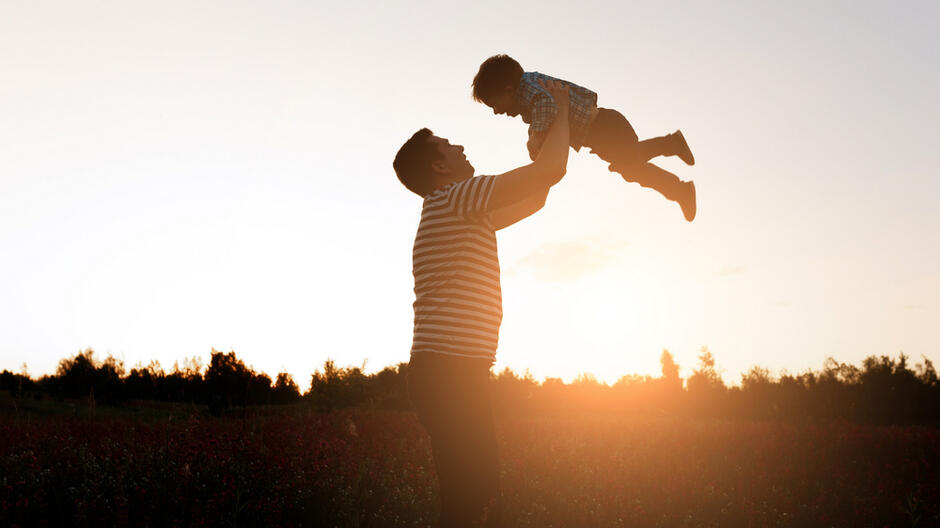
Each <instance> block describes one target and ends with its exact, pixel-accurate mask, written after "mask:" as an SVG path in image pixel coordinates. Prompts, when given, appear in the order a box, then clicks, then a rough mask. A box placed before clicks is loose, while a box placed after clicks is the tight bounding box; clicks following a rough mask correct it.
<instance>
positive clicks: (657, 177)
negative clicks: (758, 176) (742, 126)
mask: <svg viewBox="0 0 940 528" xmlns="http://www.w3.org/2000/svg"><path fill="white" fill-rule="evenodd" d="M549 79H551V80H561V79H556V78H554V77H549V76H548V75H544V74H541V73H539V72H526V71H524V70H523V69H522V66H521V65H520V64H519V63H518V62H516V60H515V59H513V58H512V57H510V56H508V55H494V56H492V57H490V58H488V59H486V61H484V62H483V64H481V65H480V70H479V71H478V72H477V74H476V77H474V78H473V98H474V99H475V100H476V101H478V102H481V103H483V104H485V105H486V106H489V107H490V108H492V109H493V113H494V114H505V115H508V116H517V115H518V116H521V117H522V120H523V121H524V122H525V123H528V124H529V141H528V143H527V144H526V146H527V147H528V149H529V157H530V158H532V159H533V160H534V159H535V157H536V155H538V152H539V150H540V149H541V147H542V143H543V142H544V140H545V135H546V133H547V131H548V129H549V126H551V124H552V122H553V121H554V120H555V115H556V114H557V113H558V107H557V105H556V104H555V101H554V99H553V98H552V96H551V95H550V94H549V93H548V92H547V91H546V90H545V89H544V88H543V87H542V86H541V85H540V82H539V81H540V80H541V81H546V80H549ZM562 82H564V83H566V84H568V85H569V86H570V101H571V102H570V106H569V112H568V122H569V126H570V138H571V147H572V148H574V149H575V150H580V148H581V147H582V146H586V147H588V148H590V149H591V152H593V153H594V154H597V156H598V157H600V158H601V159H603V160H604V161H606V162H608V163H609V164H610V170H612V171H617V172H619V173H620V174H621V175H622V176H623V179H624V180H626V181H629V182H636V183H639V184H640V185H642V186H643V187H650V188H652V189H655V190H657V191H659V192H660V193H661V194H662V195H663V196H665V197H666V198H668V199H670V200H673V201H675V202H678V203H679V206H680V207H681V208H682V214H683V215H684V216H685V219H686V220H688V221H690V222H691V221H692V220H693V219H694V218H695V211H696V203H695V184H694V183H693V182H691V181H688V182H684V181H682V180H680V179H679V178H678V177H677V176H676V175H675V174H672V173H671V172H668V171H666V170H663V169H661V168H659V167H657V166H656V165H653V164H652V163H648V162H649V160H650V159H652V158H655V157H656V156H678V157H679V158H680V159H682V161H684V162H686V163H687V164H689V165H693V164H694V163H695V158H694V157H693V156H692V151H691V150H690V149H689V145H688V144H687V143H686V142H685V137H684V136H683V135H682V132H681V131H678V130H677V131H676V132H675V133H673V134H668V135H666V136H660V137H655V138H651V139H646V140H643V141H639V140H638V138H637V135H636V132H634V131H633V127H632V126H631V125H630V122H629V121H627V119H626V118H625V117H624V116H623V115H622V114H621V113H620V112H618V111H616V110H611V109H608V108H598V107H597V94H596V93H594V92H592V91H590V90H588V89H587V88H583V87H581V86H578V85H576V84H573V83H569V82H568V81H562Z"/></svg>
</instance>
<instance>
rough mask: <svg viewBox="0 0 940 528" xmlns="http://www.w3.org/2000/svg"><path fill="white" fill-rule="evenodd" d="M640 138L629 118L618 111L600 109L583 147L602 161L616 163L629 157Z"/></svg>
mask: <svg viewBox="0 0 940 528" xmlns="http://www.w3.org/2000/svg"><path fill="white" fill-rule="evenodd" d="M638 141H639V138H638V137H637V135H636V132H635V131H634V130H633V126H632V125H630V122H629V121H627V118H626V117H624V116H623V114H621V113H620V112H618V111H616V110H611V109H610V108H598V109H597V117H595V118H594V121H593V122H592V123H591V128H589V129H588V131H587V135H586V136H585V138H584V144H583V146H585V147H588V148H589V149H591V152H593V153H594V154H597V155H598V157H600V158H601V159H602V160H604V161H606V162H608V163H614V162H618V161H620V160H621V158H622V156H628V155H629V152H628V151H629V150H630V149H631V147H633V146H634V145H636V143H637V142H638Z"/></svg>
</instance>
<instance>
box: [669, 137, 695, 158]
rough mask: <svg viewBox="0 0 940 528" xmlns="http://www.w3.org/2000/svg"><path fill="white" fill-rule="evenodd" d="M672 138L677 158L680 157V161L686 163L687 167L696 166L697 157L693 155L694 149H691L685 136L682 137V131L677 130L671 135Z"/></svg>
mask: <svg viewBox="0 0 940 528" xmlns="http://www.w3.org/2000/svg"><path fill="white" fill-rule="evenodd" d="M670 136H671V137H672V140H673V141H674V142H675V149H676V150H675V153H676V156H679V159H681V160H682V161H684V162H685V163H686V165H695V156H693V155H692V149H690V148H689V144H688V143H686V142H685V136H683V135H682V131H681V130H676V131H675V132H674V133H672V134H670Z"/></svg>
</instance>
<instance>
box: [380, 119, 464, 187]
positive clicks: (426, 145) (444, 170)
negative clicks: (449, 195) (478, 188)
mask: <svg viewBox="0 0 940 528" xmlns="http://www.w3.org/2000/svg"><path fill="white" fill-rule="evenodd" d="M392 167H394V168H395V174H396V175H397V176H398V180H399V181H401V183H402V185H404V186H405V187H407V188H408V190H410V191H411V192H413V193H415V194H417V195H418V196H421V197H424V196H427V195H428V194H430V193H431V191H433V190H434V189H437V188H439V187H443V186H444V185H447V184H449V183H453V182H457V181H462V180H466V179H467V178H469V177H471V176H473V170H474V169H473V165H470V162H469V161H467V157H466V156H464V154H463V147H462V146H460V145H451V144H450V141H448V140H446V139H444V138H440V137H437V136H435V135H434V133H433V132H431V131H430V130H428V129H426V128H422V129H421V130H419V131H417V132H415V133H414V135H413V136H411V139H409V140H408V141H406V142H405V144H404V145H402V147H401V148H400V149H398V154H396V155H395V161H393V162H392Z"/></svg>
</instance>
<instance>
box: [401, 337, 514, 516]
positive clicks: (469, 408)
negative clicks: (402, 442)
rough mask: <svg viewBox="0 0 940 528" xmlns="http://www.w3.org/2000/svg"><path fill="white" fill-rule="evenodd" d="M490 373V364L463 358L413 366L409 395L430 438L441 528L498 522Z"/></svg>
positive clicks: (432, 360)
mask: <svg viewBox="0 0 940 528" xmlns="http://www.w3.org/2000/svg"><path fill="white" fill-rule="evenodd" d="M421 360H427V361H421ZM488 377H489V370H488V366H486V365H483V364H481V363H480V362H479V361H477V362H474V361H473V360H466V359H461V358H455V359H451V358H447V357H444V356H439V357H433V356H428V357H423V358H419V359H418V360H413V361H412V362H411V365H410V366H409V372H408V390H409V396H410V397H411V399H412V402H413V403H414V404H415V408H416V410H417V411H418V418H419V420H420V421H421V423H422V425H424V427H425V429H426V430H427V432H428V434H429V436H430V437H431V447H432V452H433V457H434V466H435V469H436V471H437V475H438V482H439V486H440V500H441V517H440V526H441V527H462V526H498V524H495V523H498V521H499V512H498V511H497V509H496V507H497V506H498V497H499V465H498V456H497V452H496V436H495V431H494V429H493V416H492V408H491V406H490V397H489V392H488V388H489V384H488ZM484 519H485V521H484Z"/></svg>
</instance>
